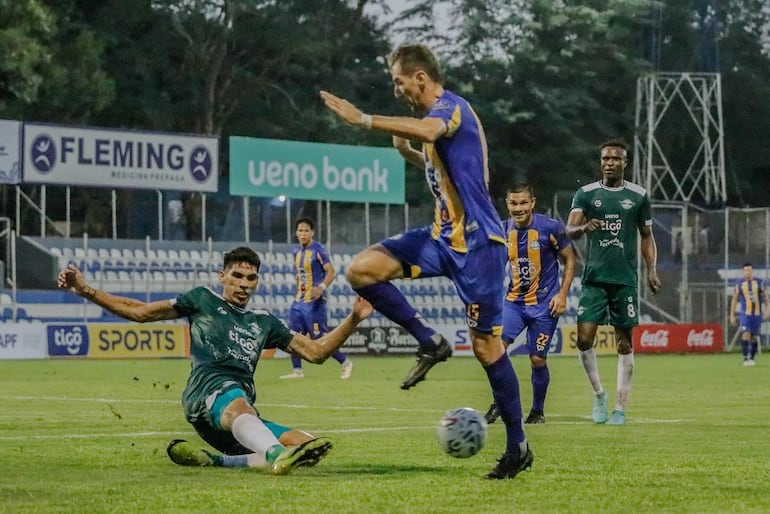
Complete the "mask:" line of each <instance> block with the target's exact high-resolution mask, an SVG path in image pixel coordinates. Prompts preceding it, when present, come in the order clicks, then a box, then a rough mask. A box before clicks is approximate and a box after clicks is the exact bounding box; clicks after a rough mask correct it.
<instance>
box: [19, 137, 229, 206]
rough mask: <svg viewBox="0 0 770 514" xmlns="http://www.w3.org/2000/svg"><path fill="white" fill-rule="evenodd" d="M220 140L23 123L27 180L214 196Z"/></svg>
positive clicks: (25, 174) (25, 176) (25, 175)
mask: <svg viewBox="0 0 770 514" xmlns="http://www.w3.org/2000/svg"><path fill="white" fill-rule="evenodd" d="M218 175H219V140H218V139H217V138H215V137H207V136H193V135H187V134H162V133H152V132H134V131H127V130H113V129H104V128H88V127H69V126H64V125H40V124H34V123H25V124H24V181H25V182H32V183H43V184H62V185H86V186H96V187H112V188H118V187H127V188H135V189H170V190H178V191H202V192H215V191H216V190H217V185H218V184H217V182H218Z"/></svg>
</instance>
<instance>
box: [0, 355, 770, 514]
mask: <svg viewBox="0 0 770 514" xmlns="http://www.w3.org/2000/svg"><path fill="white" fill-rule="evenodd" d="M353 359H354V362H355V369H354V371H353V376H352V378H350V379H349V380H340V378H339V374H340V367H339V365H338V364H337V363H336V362H335V361H333V360H330V361H328V362H327V363H325V364H324V365H321V366H317V365H312V364H305V378H303V379H298V380H279V379H278V377H279V376H280V375H284V374H286V373H288V372H289V371H290V367H291V365H290V363H289V362H288V361H287V360H264V361H262V362H260V364H259V366H258V367H257V373H256V377H255V378H256V384H257V405H258V407H259V409H260V411H261V413H262V415H263V416H264V417H265V418H267V419H271V420H274V421H276V422H278V423H282V424H286V425H289V426H292V427H294V428H299V429H305V430H308V431H311V432H312V433H314V434H316V435H323V436H326V437H329V438H331V439H332V440H333V441H334V445H335V446H334V449H333V450H332V451H331V453H330V454H329V455H328V457H327V458H326V459H325V460H324V461H322V462H321V463H320V464H319V465H318V466H316V467H314V468H300V469H297V470H294V472H293V473H292V474H290V475H287V476H273V475H270V474H268V473H266V472H264V471H260V470H250V469H222V468H216V469H215V468H186V467H181V466H177V465H175V464H173V463H172V462H171V461H170V460H169V459H168V457H167V456H166V452H165V448H166V445H167V443H168V442H169V440H171V439H175V438H184V439H187V440H189V441H191V442H193V443H194V444H200V445H201V446H204V443H203V442H202V441H201V440H200V439H199V438H198V437H197V435H196V434H195V432H194V431H193V430H192V428H191V427H190V426H189V425H188V424H187V422H186V421H185V419H184V416H183V414H182V409H181V405H180V402H179V399H180V396H181V393H182V390H183V388H184V385H185V381H186V378H187V374H188V371H189V363H188V362H187V361H186V360H181V359H180V360H125V361H119V360H115V361H93V360H92V361H88V360H73V361H64V360H48V361H0V392H1V393H0V413H1V415H0V463H2V467H1V468H0V475H2V479H0V512H9V513H10V512H13V513H16V512H18V513H57V512H62V513H64V512H66V513H76V512H78V513H79V512H90V513H102V512H104V513H106V512H110V513H132V514H135V513H145V512H146V513H155V514H159V513H207V514H209V513H212V512H233V513H236V512H238V513H240V512H250V513H258V512H280V513H315V512H318V513H324V512H334V513H420V514H422V513H444V512H463V511H466V512H538V513H543V512H591V513H594V512H656V513H659V512H676V513H680V512H698V513H702V512H770V466H769V464H768V463H769V462H770V355H768V356H765V355H760V356H759V357H758V359H757V363H756V366H755V367H751V368H749V367H744V366H742V365H741V358H740V356H739V355H736V354H722V355H665V356H663V355H637V357H636V369H635V373H634V382H633V387H632V391H631V397H630V400H629V404H628V407H627V416H628V417H627V424H626V425H625V426H621V427H611V426H603V425H595V424H594V423H593V422H592V421H591V420H590V412H591V402H592V392H591V389H590V387H589V385H588V381H587V380H586V378H585V376H584V373H583V370H582V368H581V366H580V363H579V362H578V359H577V357H574V356H572V357H570V356H553V357H551V358H550V359H549V367H550V370H551V385H550V389H549V392H548V399H547V401H546V412H545V414H546V424H544V425H526V426H525V429H526V432H527V437H528V439H529V441H530V445H531V448H532V450H533V451H534V454H535V462H534V465H533V467H532V468H531V469H529V470H527V471H525V472H523V473H521V474H520V475H519V476H518V477H516V478H515V479H513V480H502V481H490V480H483V479H482V476H483V475H484V474H485V473H487V472H488V471H489V470H490V469H491V468H492V467H493V466H494V464H495V461H496V459H497V458H498V457H500V455H501V453H502V452H503V448H504V444H505V431H504V427H503V425H502V423H501V422H500V421H498V422H497V423H495V424H493V425H490V427H489V433H488V438H487V443H486V446H485V447H484V448H483V449H482V450H481V452H480V453H479V454H478V455H476V456H474V457H471V458H468V459H454V458H451V457H449V456H447V455H445V454H444V453H443V452H442V451H441V449H440V448H439V445H438V442H437V437H436V427H437V424H438V421H439V418H440V417H441V415H442V413H443V412H444V411H446V410H448V409H450V408H453V407H473V408H475V409H477V410H479V411H481V412H482V413H483V412H485V411H486V409H487V407H488V406H489V404H490V403H491V393H490V390H489V385H488V383H487V379H486V375H485V373H484V371H483V370H482V368H481V366H480V365H479V364H478V362H476V360H475V359H473V358H467V357H454V358H452V359H450V360H449V361H448V362H446V363H442V364H439V365H437V366H436V367H435V368H434V369H433V370H431V372H430V373H429V374H428V378H427V380H426V381H425V382H423V383H420V384H419V385H418V386H416V387H415V388H414V389H411V390H409V391H402V390H400V389H399V383H400V380H401V379H402V378H403V376H404V375H405V374H406V372H407V370H408V369H409V367H410V366H411V364H412V359H406V358H404V357H360V358H355V356H354V357H353ZM513 361H514V365H515V368H516V371H517V374H518V376H519V382H520V384H521V390H522V403H523V410H524V415H525V416H526V414H527V412H528V411H529V408H530V405H531V404H530V402H531V394H532V392H531V391H532V387H531V385H530V369H529V361H528V359H527V358H526V357H515V358H514V359H513ZM616 363H617V359H616V358H615V357H613V356H606V357H600V358H599V367H600V372H601V378H602V382H603V385H604V387H605V389H606V390H607V391H608V393H609V396H610V402H609V405H610V409H612V407H613V405H614V399H615V398H614V396H615V377H616Z"/></svg>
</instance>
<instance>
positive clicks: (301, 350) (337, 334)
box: [288, 296, 372, 364]
mask: <svg viewBox="0 0 770 514" xmlns="http://www.w3.org/2000/svg"><path fill="white" fill-rule="evenodd" d="M371 313H372V306H371V304H370V303H369V302H367V301H366V300H364V299H363V298H361V297H360V296H358V297H356V299H355V301H354V302H353V311H352V312H351V313H350V314H348V316H347V317H346V318H345V319H344V320H342V323H340V324H339V325H337V326H336V327H335V328H334V330H332V331H331V332H328V333H326V334H324V335H322V336H321V337H319V338H318V339H310V338H309V337H307V336H305V335H303V334H295V335H294V337H293V338H292V340H291V342H290V343H289V347H288V350H289V351H290V352H292V353H295V354H297V355H299V356H300V357H302V358H303V359H305V360H306V361H308V362H312V363H314V364H321V363H322V362H324V361H325V360H326V359H328V358H329V356H330V355H331V354H333V353H334V352H335V351H337V350H339V348H340V347H341V346H342V345H343V344H345V341H346V340H347V338H348V337H350V335H351V334H352V333H353V331H354V330H355V329H356V327H357V326H358V324H359V323H361V322H362V321H363V320H364V319H366V318H367V317H368V316H369V315H370V314H371Z"/></svg>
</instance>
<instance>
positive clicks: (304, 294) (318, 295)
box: [281, 218, 353, 380]
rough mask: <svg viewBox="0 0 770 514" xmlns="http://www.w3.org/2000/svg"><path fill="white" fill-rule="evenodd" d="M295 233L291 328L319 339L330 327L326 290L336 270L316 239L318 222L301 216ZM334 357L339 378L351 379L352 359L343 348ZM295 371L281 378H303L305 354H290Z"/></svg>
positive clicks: (290, 313) (290, 314)
mask: <svg viewBox="0 0 770 514" xmlns="http://www.w3.org/2000/svg"><path fill="white" fill-rule="evenodd" d="M294 235H295V236H296V237H297V241H298V242H299V245H298V246H297V247H296V248H294V252H293V258H294V269H295V270H296V272H297V293H296V295H295V296H294V303H292V305H291V309H290V310H289V328H290V329H292V330H294V331H295V332H299V333H300V334H305V335H306V336H308V337H310V338H311V339H318V338H319V337H321V336H322V335H323V334H325V333H326V332H328V331H329V328H328V326H327V318H328V313H327V308H326V297H325V296H324V293H325V292H326V288H327V287H329V286H330V285H331V284H332V282H334V279H335V278H337V271H336V270H335V269H334V266H332V263H331V259H329V252H327V251H326V248H324V246H323V245H322V244H321V243H319V242H318V241H315V240H314V239H313V236H314V235H315V222H314V221H313V220H312V219H310V218H299V219H298V220H297V221H296V222H295V223H294ZM332 357H333V358H334V360H336V361H337V362H339V363H340V364H341V365H342V373H341V374H340V378H342V379H343V380H345V379H348V378H350V375H351V373H353V361H350V360H348V359H347V358H345V354H343V353H342V352H341V351H340V350H336V351H335V352H334V353H332ZM291 365H292V372H291V373H289V374H288V375H283V376H282V377H281V378H303V377H304V376H305V372H304V371H303V370H302V357H300V356H299V355H295V354H292V355H291Z"/></svg>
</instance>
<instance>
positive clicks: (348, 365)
mask: <svg viewBox="0 0 770 514" xmlns="http://www.w3.org/2000/svg"><path fill="white" fill-rule="evenodd" d="M352 374H353V361H349V360H346V361H345V364H343V365H342V372H341V373H340V378H341V379H342V380H347V379H349V378H350V376H351V375H352Z"/></svg>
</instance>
